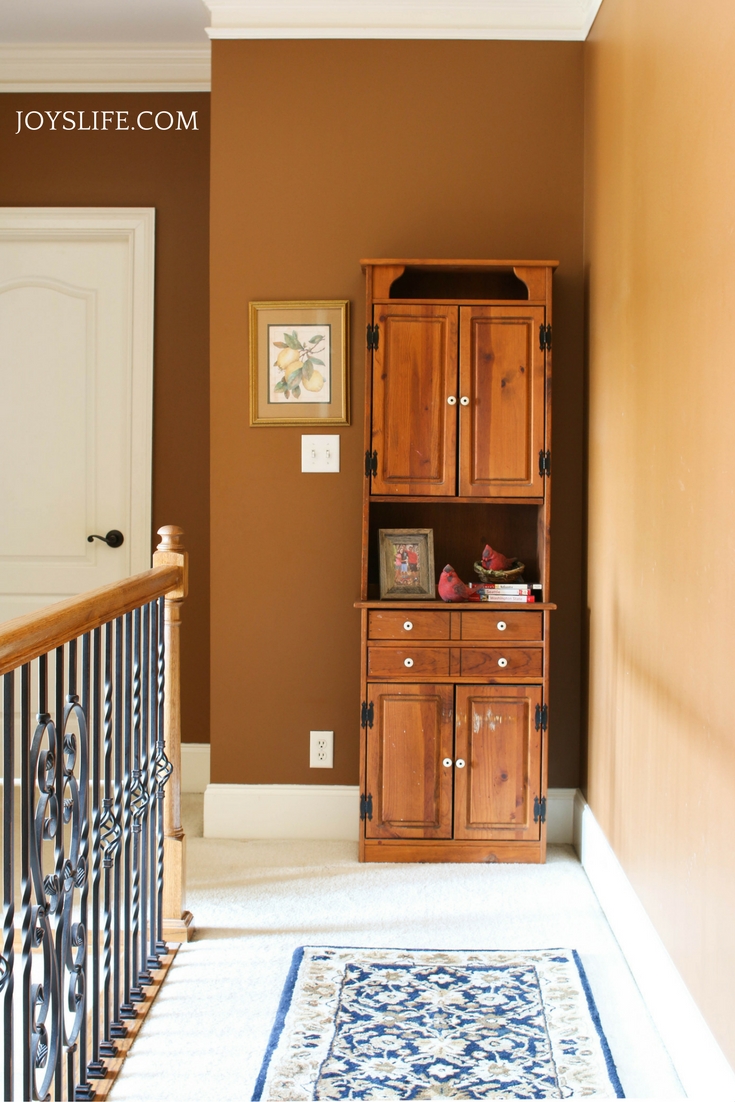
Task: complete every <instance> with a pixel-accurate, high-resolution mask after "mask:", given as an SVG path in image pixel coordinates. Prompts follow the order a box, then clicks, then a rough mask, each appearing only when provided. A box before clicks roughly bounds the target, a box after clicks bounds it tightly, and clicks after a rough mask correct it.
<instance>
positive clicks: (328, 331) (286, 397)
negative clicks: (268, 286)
mask: <svg viewBox="0 0 735 1102" xmlns="http://www.w3.org/2000/svg"><path fill="white" fill-rule="evenodd" d="M349 305H350V304H349V302H347V301H346V300H337V301H334V302H251V303H250V424H251V425H349V423H350V420H349V416H350V415H349V382H348V377H349V372H348V348H349Z"/></svg>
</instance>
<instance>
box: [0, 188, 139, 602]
mask: <svg viewBox="0 0 735 1102" xmlns="http://www.w3.org/2000/svg"><path fill="white" fill-rule="evenodd" d="M154 216H155V212H154V210H152V209H127V208H124V209H121V208H114V209H108V210H101V209H93V210H92V209H87V208H67V209H57V208H54V209H45V208H7V207H6V208H0V621H2V620H7V619H10V618H12V617H14V616H20V615H22V614H23V613H26V612H30V611H32V610H34V609H38V608H41V607H43V606H44V605H47V604H50V603H52V602H53V601H58V600H61V599H62V598H63V597H67V596H71V595H72V594H75V593H82V592H84V591H85V590H88V589H93V588H96V587H97V586H100V585H105V584H107V583H108V582H113V581H116V580H118V579H120V578H124V577H127V576H128V575H129V574H134V573H137V572H138V571H141V570H146V569H147V568H148V567H149V566H150V556H151V542H150V527H151V437H152V403H153V391H152V382H153V261H154ZM112 529H117V530H118V531H120V532H122V534H123V537H124V542H123V543H122V545H121V546H120V547H117V548H112V547H109V546H108V545H107V544H105V543H102V542H100V541H99V540H94V541H93V542H92V543H89V542H88V538H87V537H88V536H89V535H92V534H101V535H106V533H107V532H108V531H110V530H112Z"/></svg>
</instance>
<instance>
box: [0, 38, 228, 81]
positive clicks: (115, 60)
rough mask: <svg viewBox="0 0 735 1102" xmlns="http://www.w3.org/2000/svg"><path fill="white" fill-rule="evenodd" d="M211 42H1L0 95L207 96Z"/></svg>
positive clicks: (209, 78) (209, 79) (209, 77)
mask: <svg viewBox="0 0 735 1102" xmlns="http://www.w3.org/2000/svg"><path fill="white" fill-rule="evenodd" d="M210 87H211V51H210V47H209V44H208V43H207V44H206V45H204V46H191V45H187V44H183V43H179V42H150V43H133V44H130V45H126V44H116V45H110V44H108V43H104V42H84V43H73V44H72V43H42V42H38V43H33V42H32V43H7V42H6V43H2V44H0V92H208V91H209V90H210Z"/></svg>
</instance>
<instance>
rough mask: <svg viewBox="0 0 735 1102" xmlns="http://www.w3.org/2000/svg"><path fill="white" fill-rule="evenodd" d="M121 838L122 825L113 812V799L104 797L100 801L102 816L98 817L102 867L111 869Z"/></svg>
mask: <svg viewBox="0 0 735 1102" xmlns="http://www.w3.org/2000/svg"><path fill="white" fill-rule="evenodd" d="M121 839H122V825H121V823H120V820H119V819H118V818H117V816H116V815H115V814H114V813H113V800H112V799H111V798H110V797H105V798H104V799H103V801H102V817H101V818H100V849H101V850H102V867H103V868H105V869H111V868H112V866H113V865H114V863H115V857H116V856H117V853H118V850H119V849H120V840H121Z"/></svg>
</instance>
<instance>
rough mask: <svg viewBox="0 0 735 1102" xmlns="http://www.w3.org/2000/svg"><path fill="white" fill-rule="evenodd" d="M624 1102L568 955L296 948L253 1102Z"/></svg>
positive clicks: (575, 962) (575, 963) (582, 979)
mask: <svg viewBox="0 0 735 1102" xmlns="http://www.w3.org/2000/svg"><path fill="white" fill-rule="evenodd" d="M595 1097H597V1098H623V1097H624V1095H623V1091H622V1088H621V1085H620V1081H619V1079H618V1075H617V1071H616V1070H615V1064H614V1063H613V1060H612V1056H611V1054H610V1049H609V1046H608V1044H607V1040H606V1038H605V1035H604V1033H603V1031H602V1028H601V1025H600V1019H599V1015H598V1013H597V1009H596V1007H595V1004H594V1000H593V998H592V993H591V991H590V988H589V984H588V983H587V979H586V976H585V973H584V969H583V967H582V963H581V961H580V960H579V957H578V955H577V953H576V952H574V951H573V950H568V949H540V950H536V951H526V952H519V951H515V950H512V951H507V952H506V951H502V950H493V951H482V952H474V951H472V952H459V951H454V950H442V951H434V950H425V949H420V950H406V949H369V948H364V949H361V948H345V947H331V946H328V947H313V946H306V947H302V948H300V949H297V950H296V952H295V953H294V958H293V962H292V965H291V970H290V972H289V975H288V978H287V980H286V984H285V987H284V990H283V995H282V997H281V1004H280V1007H279V1009H278V1013H277V1015H276V1020H275V1023H274V1026H273V1031H272V1034H271V1039H270V1043H269V1045H268V1049H267V1051H266V1054H265V1057H264V1059H263V1065H262V1067H261V1071H260V1075H259V1076H258V1080H257V1083H256V1086H255V1092H254V1094H253V1100H254V1102H256V1100H260V1099H263V1100H265V1102H275V1100H288V1102H299V1100H301V1099H340V1098H345V1099H352V1098H354V1099H373V1100H378V1099H381V1100H383V1099H404V1098H405V1099H413V1098H416V1099H432V1098H457V1099H461V1098H467V1099H472V1098H595Z"/></svg>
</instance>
